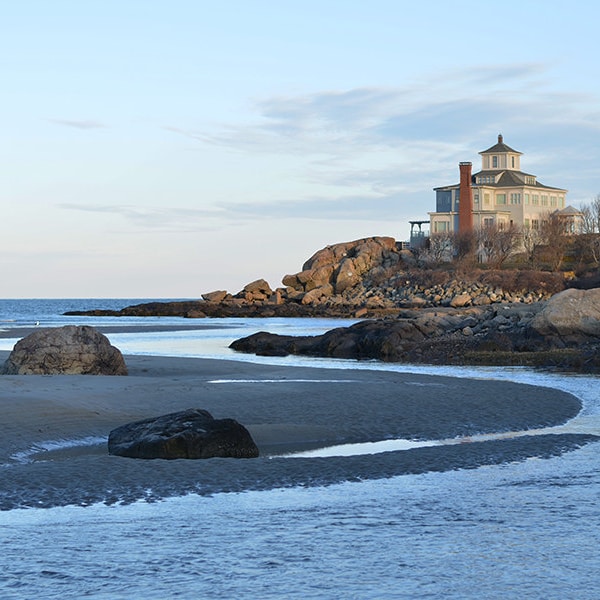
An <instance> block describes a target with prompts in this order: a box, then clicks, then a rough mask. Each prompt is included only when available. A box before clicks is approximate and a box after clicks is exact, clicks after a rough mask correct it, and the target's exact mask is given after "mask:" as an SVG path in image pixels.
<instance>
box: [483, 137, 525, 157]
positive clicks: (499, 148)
mask: <svg viewBox="0 0 600 600" xmlns="http://www.w3.org/2000/svg"><path fill="white" fill-rule="evenodd" d="M503 152H512V153H513V154H523V153H522V152H519V151H518V150H514V149H513V148H511V147H510V146H507V145H506V144H505V143H504V139H503V138H502V135H501V134H500V135H498V143H497V144H494V145H493V146H492V147H491V148H488V149H487V150H482V151H481V152H480V153H479V154H501V153H503Z"/></svg>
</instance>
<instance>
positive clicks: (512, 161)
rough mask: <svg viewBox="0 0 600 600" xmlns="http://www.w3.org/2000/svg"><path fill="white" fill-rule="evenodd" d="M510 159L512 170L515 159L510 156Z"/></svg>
mask: <svg viewBox="0 0 600 600" xmlns="http://www.w3.org/2000/svg"><path fill="white" fill-rule="evenodd" d="M510 159H511V165H512V168H513V169H514V168H515V157H514V156H511V157H510Z"/></svg>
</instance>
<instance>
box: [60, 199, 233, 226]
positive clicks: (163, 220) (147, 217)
mask: <svg viewBox="0 0 600 600" xmlns="http://www.w3.org/2000/svg"><path fill="white" fill-rule="evenodd" d="M58 207H59V208H61V209H64V210H71V211H79V212H86V213H96V214H98V213H100V214H105V215H112V216H116V217H120V218H122V219H123V220H124V221H126V222H128V223H130V224H131V225H133V226H134V227H136V228H139V229H142V230H143V229H152V230H155V231H165V232H169V231H176V232H182V233H183V232H198V231H208V230H213V229H217V228H218V227H220V226H221V224H222V219H223V218H224V217H227V218H229V217H230V215H229V214H227V210H226V209H221V208H218V207H217V208H212V209H195V208H192V209H190V208H182V207H169V208H162V207H139V206H132V205H114V204H74V203H69V202H65V203H62V204H59V205H58Z"/></svg>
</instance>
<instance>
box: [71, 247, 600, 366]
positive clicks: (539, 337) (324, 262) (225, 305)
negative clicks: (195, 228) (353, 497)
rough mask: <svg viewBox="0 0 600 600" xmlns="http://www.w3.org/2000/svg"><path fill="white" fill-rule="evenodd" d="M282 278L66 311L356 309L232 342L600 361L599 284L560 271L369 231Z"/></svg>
mask: <svg viewBox="0 0 600 600" xmlns="http://www.w3.org/2000/svg"><path fill="white" fill-rule="evenodd" d="M282 283H283V285H284V287H280V288H276V289H274V290H273V289H271V287H270V286H269V284H268V283H267V282H266V281H265V280H264V279H259V280H257V281H253V282H251V283H249V284H247V285H246V286H245V287H244V288H243V289H242V290H241V291H240V292H238V293H237V294H230V293H229V292H227V291H225V290H217V291H213V292H209V293H205V294H203V295H202V299H200V300H191V301H185V302H165V303H160V302H152V303H146V304H139V305H135V306H129V307H126V308H124V309H122V310H120V311H105V310H93V311H87V312H85V313H67V314H86V315H93V316H181V317H187V318H190V319H197V318H204V317H250V318H252V317H328V318H338V317H339V318H355V319H361V320H362V321H361V322H359V323H357V324H355V325H353V326H352V327H349V328H338V329H334V330H332V331H329V332H327V333H325V334H324V335H321V336H316V337H287V336H277V335H274V334H270V333H268V332H260V333H257V334H255V335H253V336H250V337H249V338H244V339H242V340H237V341H236V342H234V343H233V344H232V346H231V347H232V348H233V349H234V350H237V351H240V352H249V353H256V354H261V355H275V356H282V355H287V354H303V355H308V356H323V357H335V358H354V359H377V360H383V361H394V362H414V363H429V364H451V365H455V364H456V365H462V364H487V365H535V366H546V367H556V368H564V369H569V370H582V371H594V372H596V371H600V358H599V357H598V354H599V353H598V350H599V349H600V288H593V289H590V290H587V291H584V290H581V289H575V288H569V281H568V280H567V278H566V277H565V275H564V274H562V273H549V272H537V271H528V270H523V271H509V270H505V271H493V270H480V271H477V272H474V271H473V270H472V271H471V272H470V273H467V272H465V271H463V272H462V273H459V272H458V271H457V270H456V269H455V270H454V271H450V270H449V269H446V270H444V269H437V270H435V269H426V268H421V267H419V265H417V264H416V262H415V258H414V256H413V254H412V253H411V252H409V251H407V250H403V249H402V248H401V247H399V245H398V244H397V243H396V241H395V240H394V239H393V238H387V237H371V238H363V239H360V240H356V241H353V242H347V243H342V244H335V245H333V246H327V247H326V248H324V249H322V250H320V251H318V252H316V253H315V254H314V255H313V256H312V257H311V258H310V259H309V260H308V261H306V262H305V263H304V265H303V267H302V270H301V271H300V272H298V273H296V274H293V275H286V276H285V277H284V278H283V280H282ZM583 287H585V286H583Z"/></svg>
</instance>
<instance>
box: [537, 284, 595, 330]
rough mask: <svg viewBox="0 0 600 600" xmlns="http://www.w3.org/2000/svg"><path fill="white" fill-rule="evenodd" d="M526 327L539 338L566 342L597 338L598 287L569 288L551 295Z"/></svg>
mask: <svg viewBox="0 0 600 600" xmlns="http://www.w3.org/2000/svg"><path fill="white" fill-rule="evenodd" d="M530 327H531V329H532V330H533V331H534V332H536V333H538V334H539V335H542V336H548V337H559V338H561V339H563V340H568V341H570V342H574V341H576V340H577V339H582V341H583V340H584V339H585V338H600V288H594V289H591V290H576V289H570V290H565V291H563V292H560V293H558V294H556V295H554V296H552V298H550V299H549V300H548V301H547V302H546V305H545V306H544V308H543V309H542V310H541V311H540V312H538V314H537V315H535V317H534V318H533V319H532V321H531V324H530Z"/></svg>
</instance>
